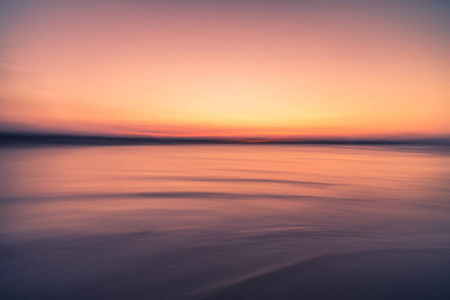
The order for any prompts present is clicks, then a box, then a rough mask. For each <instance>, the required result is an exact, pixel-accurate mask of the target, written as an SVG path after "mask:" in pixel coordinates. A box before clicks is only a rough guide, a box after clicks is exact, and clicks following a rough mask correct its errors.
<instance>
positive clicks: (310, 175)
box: [0, 145, 450, 300]
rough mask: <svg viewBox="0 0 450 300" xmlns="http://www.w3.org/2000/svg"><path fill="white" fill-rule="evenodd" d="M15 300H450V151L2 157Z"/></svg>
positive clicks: (235, 149)
mask: <svg viewBox="0 0 450 300" xmlns="http://www.w3.org/2000/svg"><path fill="white" fill-rule="evenodd" d="M0 165H1V168H2V171H1V172H2V173H1V174H0V176H1V177H0V188H1V194H0V270H1V271H0V272H1V273H0V298H1V299H77V300H79V299H84V300H86V299H152V300H159V299H450V284H449V283H450V151H448V149H435V148H432V147H403V148H398V147H381V146H373V147H337V146H336V147H334V146H333V147H331V146H323V147H316V146H314V147H313V146H282V145H276V146H263V145H225V146H213V145H208V146H204V145H196V146H137V147H134V146H133V147H131V146H122V147H53V148H52V147H48V148H45V147H42V148H38V147H35V148H3V149H0Z"/></svg>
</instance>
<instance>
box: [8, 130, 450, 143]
mask: <svg viewBox="0 0 450 300" xmlns="http://www.w3.org/2000/svg"><path fill="white" fill-rule="evenodd" d="M165 144H175V145H177V144H186V145H189V144H312V145H314V144H317V145H444V146H448V145H450V136H438V137H436V136H430V137H427V136H425V137H423V136H420V137H414V136H404V137H385V138H348V137H331V138H323V137H307V138H306V137H305V138H292V137H291V138H259V137H258V138H253V137H246V138H242V137H169V136H162V137H161V136H119V135H117V136H114V135H97V134H95V135H93V134H72V133H50V132H0V146H14V145H23V146H33V145H34V146H39V145H67V146H77V145H79V146H89V145H93V146H97V145H98V146H100V145H105V146H108V145H111V146H112V145H165Z"/></svg>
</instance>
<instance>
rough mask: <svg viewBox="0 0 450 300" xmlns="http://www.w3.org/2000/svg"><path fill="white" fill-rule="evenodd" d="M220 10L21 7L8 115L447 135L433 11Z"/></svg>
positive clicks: (11, 38) (79, 121)
mask: <svg viewBox="0 0 450 300" xmlns="http://www.w3.org/2000/svg"><path fill="white" fill-rule="evenodd" d="M220 2H221V1H215V2H214V3H215V4H210V5H207V4H204V3H203V2H202V1H187V2H186V3H184V4H177V3H176V2H172V3H171V4H164V3H162V2H160V1H154V2H150V3H145V4H144V3H141V2H140V1H129V2H125V1H110V2H108V1H92V2H89V1H88V2H85V1H66V2H58V1H39V0H37V1H18V3H21V5H17V7H15V9H11V11H10V14H11V15H12V17H11V18H8V20H7V21H6V20H5V21H4V22H5V24H6V23H7V25H8V26H6V27H7V29H5V30H3V31H2V32H1V35H0V37H1V40H0V42H1V45H2V46H1V47H2V48H1V50H2V51H1V52H0V60H1V61H0V63H1V64H0V76H1V78H2V81H3V82H4V84H3V85H2V86H1V87H0V99H1V101H2V103H0V108H1V110H0V121H1V122H3V123H4V124H19V125H20V126H22V125H23V126H25V127H27V126H28V127H27V128H35V129H42V130H48V131H52V130H53V131H55V130H60V131H61V130H62V131H80V132H93V133H119V132H125V133H129V134H149V135H169V136H172V135H173V136H228V135H234V136H252V135H256V136H258V135H261V136H291V135H292V136H295V135H303V136H311V135H317V136H327V135H328V136H332V135H341V136H352V135H360V136H363V135H377V134H378V135H383V134H384V135H395V134H409V133H417V134H449V133H450V130H449V129H450V118H448V116H449V111H450V103H449V102H450V99H449V96H450V88H449V87H448V82H450V75H449V74H450V73H449V68H448V61H449V58H450V57H449V56H450V55H449V54H448V52H447V51H448V50H449V47H448V45H449V41H448V35H447V34H446V32H445V24H442V23H441V21H442V20H441V19H440V18H443V17H442V16H439V15H437V14H438V9H437V8H436V7H432V6H429V7H428V6H426V7H425V6H424V7H419V6H417V7H415V6H413V5H412V4H411V6H408V5H406V4H404V6H399V7H394V6H393V5H392V6H389V5H382V4H379V5H374V4H371V5H369V4H359V5H356V4H355V5H350V4H346V5H344V4H342V5H341V6H336V4H333V2H332V1H323V5H312V4H308V5H307V4H305V3H303V2H301V3H298V4H295V5H294V4H293V2H290V1H280V2H279V3H278V4H276V2H275V1H273V5H272V6H270V5H268V4H267V5H262V4H261V5H258V4H257V2H254V3H255V4H254V5H253V6H252V5H249V6H246V7H242V6H239V5H238V4H235V5H233V4H229V5H225V4H220ZM24 3H25V4H24ZM190 3H191V4H190ZM252 3H253V2H252ZM268 3H271V1H268ZM345 3H347V2H345ZM361 3H363V2H361ZM364 3H365V2H364ZM367 3H369V2H367ZM283 6H286V7H291V9H281V8H283ZM274 7H276V8H278V9H274ZM442 22H443V21H442Z"/></svg>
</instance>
